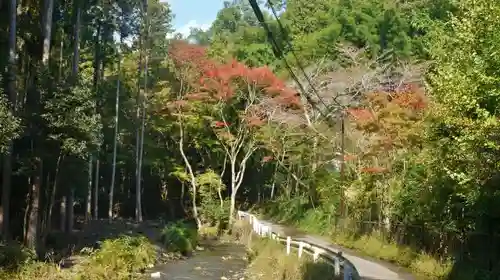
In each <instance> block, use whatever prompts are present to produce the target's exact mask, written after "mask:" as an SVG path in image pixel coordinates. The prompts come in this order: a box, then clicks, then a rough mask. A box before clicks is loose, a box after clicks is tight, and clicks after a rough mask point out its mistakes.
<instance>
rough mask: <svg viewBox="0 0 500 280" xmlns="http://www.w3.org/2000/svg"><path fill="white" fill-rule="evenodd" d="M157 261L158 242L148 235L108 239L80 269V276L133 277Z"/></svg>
mask: <svg viewBox="0 0 500 280" xmlns="http://www.w3.org/2000/svg"><path fill="white" fill-rule="evenodd" d="M155 262H156V250H155V247H154V245H153V244H152V243H151V242H149V240H148V239H147V238H146V237H144V236H138V237H131V236H121V237H119V238H116V239H108V240H105V241H104V242H103V243H102V246H101V248H100V249H99V250H96V251H94V252H93V253H91V255H90V258H89V259H88V260H86V261H85V262H84V263H82V265H81V266H80V267H79V268H78V269H79V271H78V277H77V279H82V280H84V279H88V280H92V279H116V280H118V279H130V278H134V276H135V275H137V274H138V273H141V272H142V271H144V270H145V269H146V268H147V267H149V266H151V265H153V264H154V263H155Z"/></svg>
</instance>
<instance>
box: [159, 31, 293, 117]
mask: <svg viewBox="0 0 500 280" xmlns="http://www.w3.org/2000/svg"><path fill="white" fill-rule="evenodd" d="M169 55H170V57H171V58H172V60H173V62H174V65H175V66H176V67H177V68H179V69H186V70H187V71H186V72H189V74H190V77H189V78H188V79H186V80H187V81H188V83H189V84H190V87H191V88H194V89H196V90H197V91H198V92H197V93H196V94H189V95H187V96H186V97H187V98H188V99H191V100H202V101H209V100H210V99H211V100H210V101H215V102H218V101H229V100H231V99H232V98H233V97H235V96H236V95H237V93H240V92H245V91H252V93H251V94H254V93H255V94H257V95H260V94H263V95H266V96H268V97H271V98H272V99H274V100H276V101H277V102H278V103H279V104H280V105H281V106H283V107H285V108H298V107H300V98H299V96H298V94H297V92H295V91H293V90H291V89H289V88H287V87H286V86H285V84H284V82H283V81H281V80H280V79H278V77H276V75H274V73H273V72H272V71H271V70H270V69H269V68H268V67H255V68H253V67H247V66H246V65H244V64H242V63H240V62H238V61H236V60H232V61H230V62H228V63H217V62H215V61H213V60H211V59H210V58H208V56H207V49H206V48H205V47H202V46H198V45H193V44H189V43H187V42H185V41H176V42H173V43H172V46H171V48H170V51H169ZM202 93H203V94H202ZM247 94H250V93H249V92H247Z"/></svg>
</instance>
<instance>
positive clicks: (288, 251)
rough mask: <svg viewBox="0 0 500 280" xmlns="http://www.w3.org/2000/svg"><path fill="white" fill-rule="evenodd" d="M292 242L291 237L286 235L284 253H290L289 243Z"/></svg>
mask: <svg viewBox="0 0 500 280" xmlns="http://www.w3.org/2000/svg"><path fill="white" fill-rule="evenodd" d="M291 243H292V238H291V237H290V236H287V237H286V254H287V255H290V245H291Z"/></svg>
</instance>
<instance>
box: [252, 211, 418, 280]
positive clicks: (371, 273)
mask: <svg viewBox="0 0 500 280" xmlns="http://www.w3.org/2000/svg"><path fill="white" fill-rule="evenodd" d="M259 221H260V222H262V223H264V224H267V225H268V226H270V227H271V228H272V229H273V231H274V232H276V233H278V234H279V235H280V236H291V237H293V238H294V239H296V240H298V241H301V240H302V241H305V242H309V243H314V244H317V245H318V246H321V247H325V248H328V249H331V250H333V251H334V252H342V255H343V256H344V257H345V258H346V259H347V260H349V261H350V262H351V263H352V264H353V265H354V266H355V267H356V269H357V271H358V273H359V276H360V277H361V279H363V280H416V278H415V277H414V276H412V275H411V274H410V273H408V272H406V271H404V270H403V269H402V268H398V267H396V266H394V265H392V264H389V263H386V262H382V261H379V260H374V259H370V258H367V257H363V256H360V255H359V254H356V253H355V252H353V251H352V250H348V249H345V248H342V247H340V246H336V245H334V244H332V243H331V242H329V241H328V240H326V239H325V238H322V237H318V236H314V235H310V234H304V233H302V232H300V231H298V230H296V229H294V228H290V227H286V226H283V225H278V224H276V223H272V222H269V221H263V220H260V219H259Z"/></svg>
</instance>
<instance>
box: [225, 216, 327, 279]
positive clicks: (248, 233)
mask: <svg viewBox="0 0 500 280" xmlns="http://www.w3.org/2000/svg"><path fill="white" fill-rule="evenodd" d="M233 236H234V237H235V238H236V239H237V240H238V241H239V242H240V243H243V244H245V245H246V246H247V250H248V259H249V261H250V265H249V267H248V268H247V271H246V274H247V277H248V279H249V280H269V279H280V280H323V279H325V275H332V277H333V275H334V268H333V267H332V266H331V265H330V264H328V263H325V262H322V261H318V262H314V261H313V260H312V257H310V256H309V255H307V254H304V255H303V256H302V257H301V258H300V259H299V258H298V257H297V253H296V252H295V253H292V254H290V255H287V254H286V250H285V247H284V246H283V244H279V243H277V242H276V241H274V240H271V239H263V238H259V237H257V236H255V235H253V234H252V228H251V226H250V225H249V224H248V223H245V222H243V221H238V222H237V223H236V225H235V227H234V229H233ZM329 279H333V278H329Z"/></svg>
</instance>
